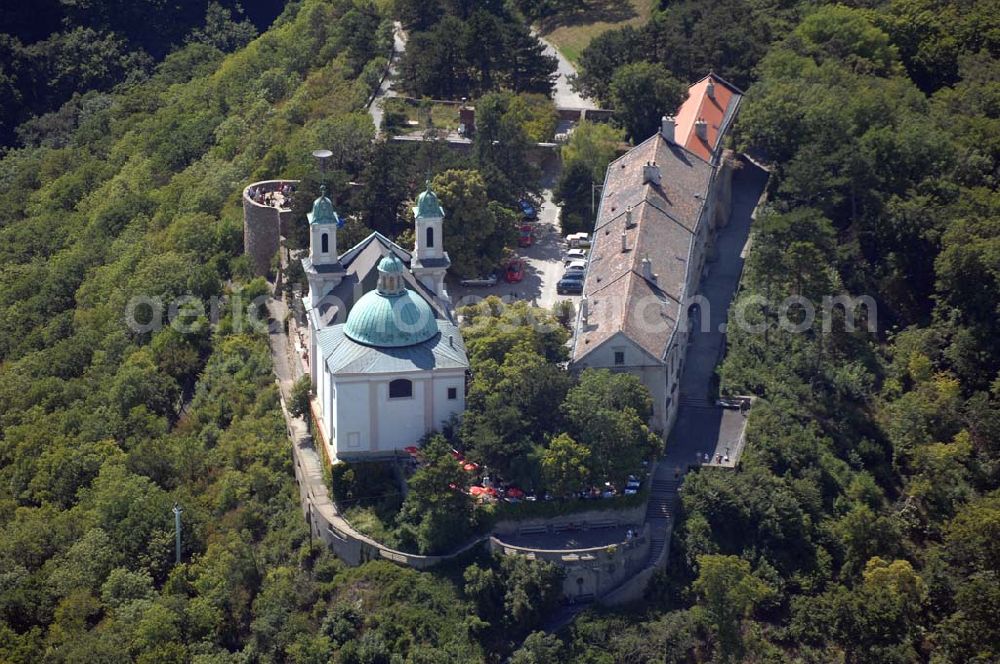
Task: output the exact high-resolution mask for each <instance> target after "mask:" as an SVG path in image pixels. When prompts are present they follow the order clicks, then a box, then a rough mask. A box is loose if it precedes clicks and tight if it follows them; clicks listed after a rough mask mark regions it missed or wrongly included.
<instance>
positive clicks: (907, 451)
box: [534, 0, 1000, 664]
mask: <svg viewBox="0 0 1000 664" xmlns="http://www.w3.org/2000/svg"><path fill="white" fill-rule="evenodd" d="M712 4H713V7H711V8H709V7H708V6H707V4H706V3H698V2H684V3H678V4H673V3H672V4H671V6H670V7H668V8H667V9H666V10H665V11H664V12H663V13H661V14H660V15H658V16H657V17H656V18H655V19H654V21H653V22H652V23H651V24H650V25H649V26H647V27H646V28H645V29H644V30H641V31H634V30H632V29H631V28H628V29H626V30H624V31H621V32H618V33H609V34H607V35H605V36H603V37H600V38H598V40H595V44H594V45H593V46H592V47H591V48H590V49H589V50H588V51H586V52H584V54H583V57H582V61H583V62H584V64H585V71H584V72H583V74H582V76H581V80H582V81H584V82H586V84H587V85H588V86H594V87H593V88H592V89H594V90H595V91H596V92H597V93H598V94H603V93H602V91H601V89H600V85H601V83H602V81H607V80H608V77H607V73H605V70H603V69H601V68H600V67H602V66H605V63H613V62H616V61H618V62H620V61H621V60H622V59H626V60H631V59H642V58H646V59H651V60H659V61H661V62H663V63H664V64H666V66H667V67H668V68H669V70H671V71H673V72H675V74H677V75H680V76H682V77H691V76H693V75H699V74H698V73H697V72H694V71H691V70H690V69H689V67H691V66H695V67H699V66H700V67H707V66H709V65H711V66H714V67H715V69H716V71H719V72H721V73H722V74H723V75H724V76H730V77H732V79H733V80H734V81H736V82H738V83H740V84H742V85H748V96H747V99H746V102H745V105H744V107H743V109H742V111H741V116H740V118H739V122H738V127H737V134H738V136H737V141H736V146H735V147H738V148H740V149H744V150H749V151H750V153H751V154H753V155H755V156H757V158H759V159H761V160H763V161H765V162H767V163H769V164H771V165H772V166H773V169H774V171H773V174H772V179H771V183H770V192H769V197H770V201H769V205H768V207H767V209H766V210H765V212H764V213H763V214H762V215H761V216H760V217H759V218H758V220H757V222H756V224H755V228H754V231H753V246H752V251H751V253H750V257H749V262H748V264H747V266H746V270H745V273H744V279H743V284H742V291H741V293H740V295H739V296H738V300H737V303H736V307H735V309H734V310H735V311H739V312H741V314H742V315H743V316H744V317H745V319H746V321H747V322H749V323H751V324H752V325H754V326H759V327H757V328H756V329H755V330H754V331H748V330H747V328H746V326H741V325H740V324H739V323H740V319H739V318H735V317H734V315H733V314H731V317H730V325H729V330H730V333H729V348H728V355H727V357H726V359H725V361H724V363H723V365H722V366H721V368H720V375H721V384H722V389H723V390H725V391H729V392H734V393H738V394H755V395H758V396H760V397H761V399H760V400H759V401H758V402H757V404H756V405H755V407H754V409H753V410H752V412H751V415H750V421H749V431H748V441H749V442H748V448H747V451H746V453H745V456H744V457H743V460H742V463H741V467H740V469H739V470H738V472H736V473H731V472H728V471H725V470H702V471H701V472H698V473H696V474H694V475H691V476H689V477H688V479H687V481H686V482H685V484H684V488H683V511H684V514H683V515H682V517H681V519H680V522H679V524H678V527H677V528H676V529H675V531H674V546H673V550H672V552H671V559H670V563H669V566H668V567H669V571H668V572H667V573H666V574H665V575H664V576H663V577H662V578H661V579H660V581H659V584H658V587H657V588H655V589H653V591H652V592H651V593H650V596H649V598H648V601H647V603H646V605H645V606H644V607H643V608H642V609H641V610H638V611H633V612H628V613H622V614H605V615H599V616H590V617H587V618H585V619H583V620H582V621H579V623H578V624H577V625H575V626H574V627H573V634H572V638H571V639H570V642H569V645H568V646H566V647H563V646H561V645H560V644H552V643H549V644H547V645H546V644H545V643H543V642H542V641H539V642H537V643H536V644H534V648H535V649H537V651H538V652H546V650H545V648H546V647H551V648H555V650H550V651H549V652H556V653H561V656H569V655H572V656H573V657H578V658H580V659H583V660H585V661H622V660H626V659H627V660H629V661H637V660H642V661H647V660H649V661H652V660H654V659H655V660H656V661H664V659H663V658H664V656H665V657H666V661H668V662H692V661H709V660H711V661H723V662H725V661H749V662H763V661H797V662H816V663H820V662H823V663H827V662H870V663H872V664H884V663H887V662H899V663H903V662H920V661H930V662H942V663H943V662H955V663H959V662H961V663H967V662H983V663H985V662H995V661H997V660H998V658H1000V630H998V629H997V625H998V624H1000V621H998V617H1000V593H998V588H1000V584H998V581H1000V576H998V575H1000V548H998V542H1000V538H998V532H1000V531H998V524H1000V509H998V506H1000V503H998V500H1000V492H998V487H1000V408H998V407H1000V373H998V371H1000V343H998V342H997V339H996V334H997V331H998V327H997V322H996V321H997V316H998V313H1000V194H998V192H997V185H998V179H997V178H998V175H1000V170H998V166H1000V162H998V158H1000V150H998V147H1000V144H998V142H997V139H998V137H1000V61H998V60H997V57H998V56H1000V41H998V40H997V35H998V34H1000V33H998V31H997V27H998V23H997V21H998V16H1000V12H998V11H997V10H998V7H997V5H996V3H994V2H957V3H945V2H933V1H927V0H916V1H904V0H897V1H892V2H887V3H864V4H865V8H856V7H847V6H842V5H832V6H825V7H818V8H813V7H807V6H805V5H797V4H796V3H780V4H775V3H728V4H730V5H733V6H732V10H733V13H732V14H729V15H727V16H725V17H722V16H721V15H720V14H719V11H721V10H720V9H719V8H718V6H717V5H716V3H712ZM723 4H727V3H723ZM736 5H739V7H737V6H736ZM747 14H748V15H747ZM733 16H744V17H745V18H746V23H745V26H747V27H748V28H749V29H750V31H751V32H753V33H756V34H759V35H762V36H764V39H761V40H757V41H755V43H754V49H751V50H747V49H743V48H741V49H740V53H739V55H737V54H729V52H728V50H727V49H728V47H729V45H733V44H742V43H743V42H742V41H739V40H737V41H735V42H730V39H731V37H732V35H733V31H734V30H742V29H743V27H744V24H740V25H739V26H737V25H736V24H731V23H730V22H731V21H732V20H733ZM685 17H686V18H685ZM682 19H684V30H685V31H686V33H687V34H689V35H691V36H697V35H712V37H711V38H710V39H709V42H708V45H706V43H704V42H698V41H697V40H692V41H691V42H690V43H688V44H687V45H686V46H685V48H686V49H689V50H690V49H694V50H697V51H698V53H697V54H692V55H691V59H686V58H683V57H682V53H683V51H681V52H678V51H676V50H673V49H663V50H656V49H654V42H656V43H658V44H661V45H662V44H663V42H662V41H661V40H659V37H660V36H661V35H663V32H662V31H663V30H664V28H668V27H669V26H672V25H676V22H677V21H679V20H682ZM782 26H787V28H784V27H782ZM670 32H671V34H672V37H671V39H673V40H678V39H681V37H680V36H679V35H678V34H677V33H676V32H674V31H673V29H671V30H670ZM647 40H649V41H647ZM767 41H772V42H773V43H772V44H771V45H770V46H769V47H767V46H766V42H767ZM721 42H726V45H723V46H721V47H717V46H719V45H720V43H721ZM667 43H672V42H669V41H668V42H667ZM621 44H625V45H627V47H623V46H621ZM637 45H639V46H638V47H636V46H637ZM642 45H645V46H644V47H643V46H642ZM709 46H712V47H711V48H710V47H709ZM618 48H625V49H626V51H616V50H615V49H618ZM657 48H659V47H657ZM633 49H634V50H633ZM616 53H617V55H616ZM627 53H633V54H634V55H631V56H629V55H627ZM609 54H610V55H609ZM607 58H611V59H607ZM608 66H610V65H608ZM612 78H613V74H612ZM840 293H851V294H854V295H866V296H869V297H871V298H872V302H871V305H872V306H870V307H869V308H868V310H867V313H866V311H865V310H864V309H860V310H859V311H858V314H859V315H858V319H857V320H856V321H855V326H856V329H855V331H853V332H851V331H848V330H846V329H845V320H844V316H843V313H842V312H838V313H836V314H835V315H834V316H833V320H832V325H831V327H830V328H829V329H825V328H824V316H823V315H822V309H821V302H822V298H823V297H824V296H826V295H831V294H833V295H836V294H840ZM789 296H794V297H802V298H807V299H808V300H810V301H812V302H814V303H815V305H816V313H817V316H816V319H815V320H814V321H809V320H806V321H805V322H804V323H803V324H802V325H801V327H800V329H798V330H795V331H791V330H789V329H788V327H787V326H786V327H784V328H783V327H781V326H780V325H778V321H779V306H777V305H778V304H780V303H781V302H783V301H785V298H787V297H789ZM765 298H766V301H767V302H769V303H771V304H770V306H767V305H763V306H762V305H761V304H760V302H761V301H764V299H765ZM801 313H802V312H801V310H797V309H796V308H795V307H793V308H792V314H791V315H792V316H793V319H794V320H795V321H796V322H798V321H801V320H803V319H802V318H794V317H795V316H796V315H797V314H801ZM876 317H877V326H875V327H874V329H875V331H874V333H872V332H870V331H869V326H868V321H869V320H873V319H874V318H876ZM829 320H830V319H829V318H827V321H828V322H829ZM765 324H767V325H765ZM765 329H766V331H764V330H765ZM571 658H572V657H571ZM537 661H541V660H537Z"/></svg>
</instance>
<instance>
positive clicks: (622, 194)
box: [572, 79, 739, 435]
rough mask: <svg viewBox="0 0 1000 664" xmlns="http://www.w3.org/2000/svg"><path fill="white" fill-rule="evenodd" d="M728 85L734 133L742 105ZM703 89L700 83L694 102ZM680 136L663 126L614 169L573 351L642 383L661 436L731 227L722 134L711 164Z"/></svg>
mask: <svg viewBox="0 0 1000 664" xmlns="http://www.w3.org/2000/svg"><path fill="white" fill-rule="evenodd" d="M720 85H721V84H720ZM726 85H727V87H726V88H725V89H726V91H727V108H729V114H728V115H727V116H726V118H727V122H726V126H728V124H729V123H730V122H731V120H732V117H731V115H732V113H735V109H736V108H737V107H738V103H739V99H738V93H737V92H735V91H733V89H731V87H728V84H726ZM705 87H706V86H705V79H703V80H702V81H699V83H698V84H696V85H695V86H693V87H692V95H693V94H694V92H695V91H699V90H700V91H702V92H703V91H704V89H705ZM685 103H686V104H689V103H690V104H694V103H697V104H701V103H703V102H702V101H701V100H699V99H693V98H692V97H689V100H688V102H685ZM681 112H682V113H685V114H686V115H689V114H690V112H687V111H686V110H685V108H684V107H683V106H682V109H681ZM675 129H676V126H675V121H674V119H673V118H663V122H662V126H661V129H660V131H659V132H657V133H656V134H655V135H654V136H652V137H650V138H649V139H647V140H646V141H644V142H643V143H640V144H639V145H637V146H636V147H634V148H633V149H632V150H630V151H629V152H627V153H626V154H624V155H622V156H621V157H620V158H619V159H617V160H615V161H613V162H612V163H611V164H610V165H609V166H608V170H607V172H606V174H605V180H604V188H603V191H602V196H601V203H600V207H599V209H598V212H597V218H596V221H595V224H594V232H593V236H592V240H591V249H590V254H589V256H588V260H587V272H586V277H585V281H584V287H583V298H582V300H581V302H580V307H579V313H578V317H577V322H576V328H575V334H574V339H573V350H572V366H573V367H574V368H576V369H583V368H586V367H596V368H608V369H612V370H614V371H629V372H632V373H634V374H636V375H637V376H639V378H640V379H641V380H642V381H643V383H644V384H645V385H646V386H647V387H648V388H649V390H650V393H651V394H652V398H653V419H652V422H651V425H652V426H653V427H654V428H656V429H658V430H660V431H661V432H663V434H664V435H665V434H666V433H667V432H668V431H669V429H670V426H671V425H672V423H673V419H674V417H675V414H676V411H677V386H678V381H679V378H680V372H681V368H682V365H683V361H684V354H685V350H686V348H687V340H688V334H689V322H688V318H689V317H688V316H687V312H688V307H689V305H690V304H691V303H692V301H693V300H696V294H697V289H698V283H699V281H700V279H701V275H702V271H703V269H704V267H705V259H706V254H707V252H708V251H709V249H710V247H711V243H712V239H713V238H714V235H715V231H716V229H717V228H718V227H719V226H720V225H721V224H724V223H725V222H726V220H727V219H728V214H729V203H728V201H729V181H730V178H731V169H730V167H729V166H728V163H727V162H726V161H725V159H722V158H717V147H718V144H719V142H720V141H721V140H722V138H723V137H722V136H721V135H719V134H718V130H719V127H716V129H715V133H714V134H712V139H713V147H712V149H711V150H709V151H707V152H705V154H704V156H703V155H702V154H700V153H701V152H702V151H701V150H692V149H689V147H688V146H686V145H685V144H683V143H681V142H678V141H677V140H676V139H677V137H676V136H675ZM684 138H685V140H686V141H688V142H689V140H688V137H686V136H685V137H684Z"/></svg>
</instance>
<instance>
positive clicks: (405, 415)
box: [371, 373, 427, 452]
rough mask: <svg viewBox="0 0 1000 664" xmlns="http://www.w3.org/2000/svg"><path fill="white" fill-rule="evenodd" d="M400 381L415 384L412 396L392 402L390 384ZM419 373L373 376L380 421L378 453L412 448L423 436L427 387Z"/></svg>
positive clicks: (377, 416)
mask: <svg viewBox="0 0 1000 664" xmlns="http://www.w3.org/2000/svg"><path fill="white" fill-rule="evenodd" d="M397 378H406V379H409V380H411V381H413V396H412V397H409V398H403V399H390V398H389V382H390V381H392V380H396V379H397ZM420 378H422V377H421V376H420V374H419V373H415V374H412V373H411V374H389V375H385V374H383V375H379V376H372V378H371V380H372V382H373V383H375V385H376V390H375V399H376V400H375V403H374V404H373V407H374V409H375V417H376V418H377V419H378V436H377V440H376V444H375V450H374V451H376V452H390V451H392V450H400V449H403V448H404V447H406V446H407V445H412V444H413V443H415V442H416V441H417V440H419V439H420V437H421V436H423V435H424V399H425V395H427V385H426V382H427V381H425V380H421V379H420Z"/></svg>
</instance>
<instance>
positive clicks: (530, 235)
mask: <svg viewBox="0 0 1000 664" xmlns="http://www.w3.org/2000/svg"><path fill="white" fill-rule="evenodd" d="M534 241H535V229H534V228H533V227H532V226H531V224H524V225H522V226H521V235H520V236H519V237H518V238H517V244H518V245H519V246H521V247H530V246H531V244H532V243H533V242H534Z"/></svg>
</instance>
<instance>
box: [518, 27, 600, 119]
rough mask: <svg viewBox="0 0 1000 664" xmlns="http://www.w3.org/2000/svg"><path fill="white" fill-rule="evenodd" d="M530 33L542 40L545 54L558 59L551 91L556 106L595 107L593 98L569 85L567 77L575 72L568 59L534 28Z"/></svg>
mask: <svg viewBox="0 0 1000 664" xmlns="http://www.w3.org/2000/svg"><path fill="white" fill-rule="evenodd" d="M531 34H533V35H535V37H537V38H538V41H540V42H542V45H543V46H545V55H554V56H555V57H556V60H558V61H559V67H558V70H557V73H558V78H556V84H555V88H554V89H553V91H552V99H553V101H555V103H556V106H560V107H563V108H597V105H596V104H595V103H594V102H593V100H591V99H589V98H587V97H582V96H580V95H579V94H578V93H576V92H574V91H573V89H572V88H571V87H570V85H569V77H570V76H573V75H574V74H576V69H575V68H574V67H573V65H572V64H570V61H569V60H567V59H566V58H564V57H563V56H562V53H560V52H559V50H558V49H557V48H556V47H554V46H553V45H552V44H550V43H549V42H547V41H545V40H544V39H542V37H541V36H540V35H539V34H538V33H537V32H536V31H535V30H532V31H531Z"/></svg>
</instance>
